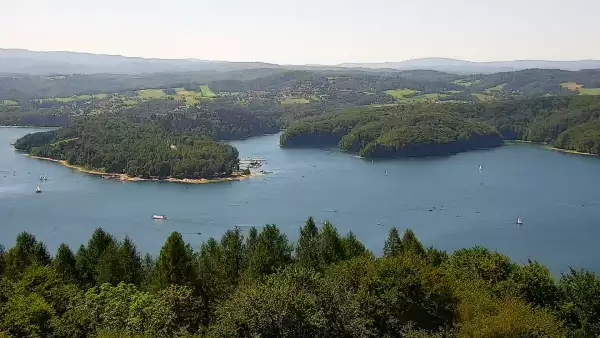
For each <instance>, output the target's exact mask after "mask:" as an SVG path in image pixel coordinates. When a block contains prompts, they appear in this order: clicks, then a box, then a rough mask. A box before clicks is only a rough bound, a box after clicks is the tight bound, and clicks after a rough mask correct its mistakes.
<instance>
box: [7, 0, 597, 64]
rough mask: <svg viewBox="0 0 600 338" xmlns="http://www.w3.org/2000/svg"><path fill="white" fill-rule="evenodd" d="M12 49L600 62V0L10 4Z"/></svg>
mask: <svg viewBox="0 0 600 338" xmlns="http://www.w3.org/2000/svg"><path fill="white" fill-rule="evenodd" d="M0 8H1V9H0V48H26V49H32V50H68V51H81V52H91V53H107V54H121V55H127V56H143V57H159V58H198V59H207V60H227V61H265V62H275V63H293V64H310V63H320V64H336V63H341V62H382V61H402V60H406V59H412V58H419V57H429V56H438V57H450V58H457V59H466V60H473V61H489V60H512V59H550V60H572V59H600V0H571V1H565V0H411V1H405V0H370V1H367V0H214V1H206V0H160V1H159V0H0Z"/></svg>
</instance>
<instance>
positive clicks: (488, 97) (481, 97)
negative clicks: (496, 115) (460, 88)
mask: <svg viewBox="0 0 600 338" xmlns="http://www.w3.org/2000/svg"><path fill="white" fill-rule="evenodd" d="M473 96H475V97H476V98H477V100H478V101H489V100H492V99H493V98H494V97H493V96H491V95H488V94H482V93H473Z"/></svg>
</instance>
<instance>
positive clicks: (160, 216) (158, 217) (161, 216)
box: [152, 215, 167, 219]
mask: <svg viewBox="0 0 600 338" xmlns="http://www.w3.org/2000/svg"><path fill="white" fill-rule="evenodd" d="M152 219H167V216H165V215H152Z"/></svg>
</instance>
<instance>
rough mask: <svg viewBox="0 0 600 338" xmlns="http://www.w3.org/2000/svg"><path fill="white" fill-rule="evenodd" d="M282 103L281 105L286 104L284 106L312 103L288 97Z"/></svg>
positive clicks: (299, 98) (303, 99) (301, 98)
mask: <svg viewBox="0 0 600 338" xmlns="http://www.w3.org/2000/svg"><path fill="white" fill-rule="evenodd" d="M280 102H281V104H284V105H288V104H306V103H310V101H309V100H308V99H305V98H303V97H286V98H285V99H282V100H281V101H280Z"/></svg>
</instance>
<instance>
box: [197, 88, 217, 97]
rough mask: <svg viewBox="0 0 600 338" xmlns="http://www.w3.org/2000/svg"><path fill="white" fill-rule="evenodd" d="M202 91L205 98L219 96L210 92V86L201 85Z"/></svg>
mask: <svg viewBox="0 0 600 338" xmlns="http://www.w3.org/2000/svg"><path fill="white" fill-rule="evenodd" d="M200 91H201V92H202V96H204V97H217V94H215V93H214V92H213V91H212V90H210V88H208V85H200Z"/></svg>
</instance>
